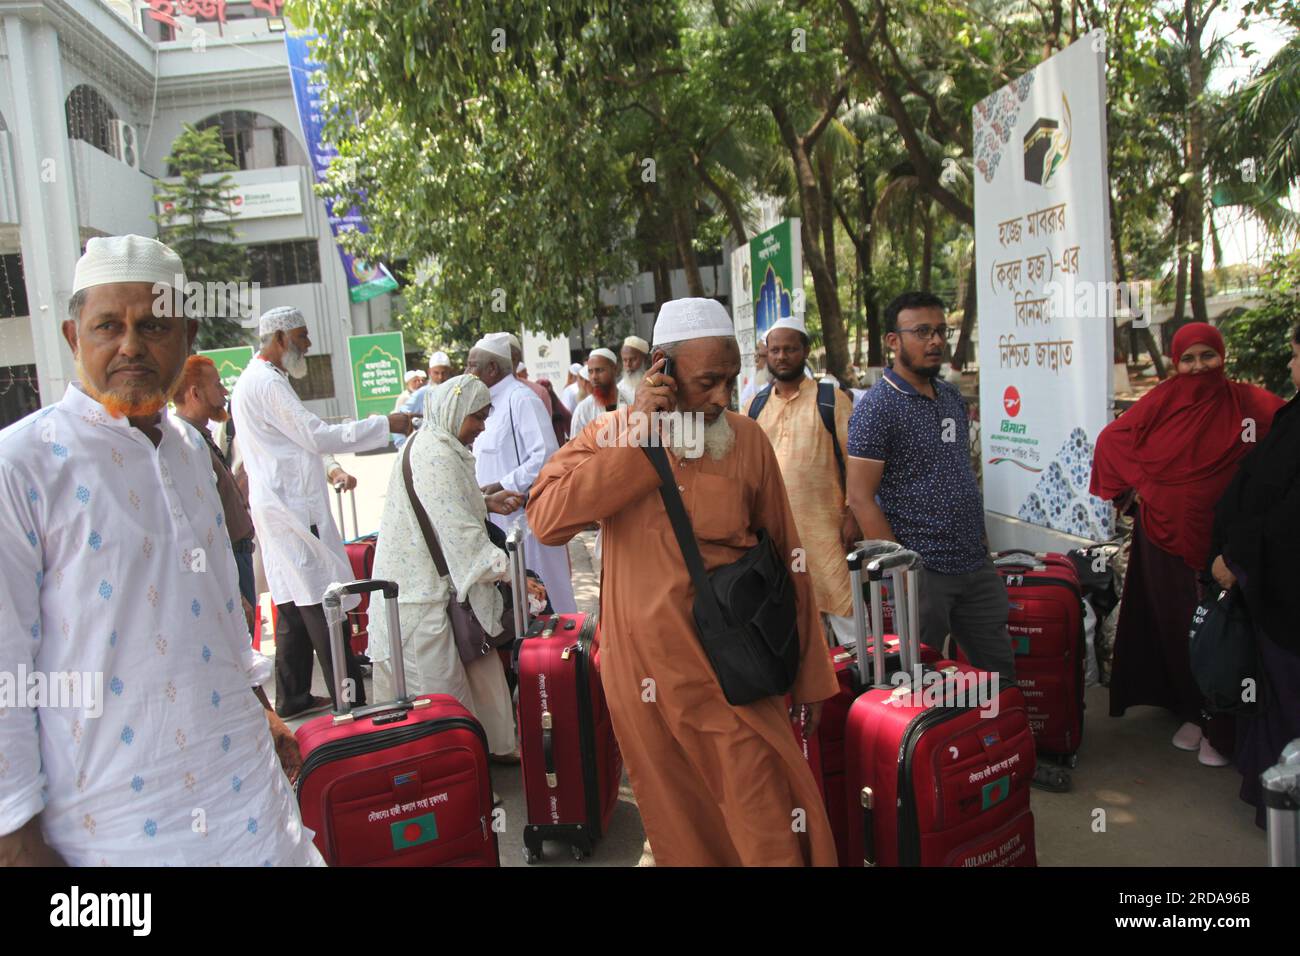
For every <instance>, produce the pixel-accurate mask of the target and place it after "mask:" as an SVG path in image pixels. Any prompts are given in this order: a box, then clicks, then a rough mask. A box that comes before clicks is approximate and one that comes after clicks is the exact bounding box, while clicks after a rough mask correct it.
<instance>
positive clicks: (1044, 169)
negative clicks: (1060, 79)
mask: <svg viewBox="0 0 1300 956" xmlns="http://www.w3.org/2000/svg"><path fill="white" fill-rule="evenodd" d="M1061 113H1062V119H1060V120H1055V119H1052V118H1050V117H1039V118H1038V119H1037V120H1035V121H1034V125H1033V126H1031V127H1029V132H1027V133H1026V134H1025V146H1024V154H1025V180H1026V181H1027V182H1031V183H1037V184H1038V185H1039V186H1046V185H1048V184H1049V183H1050V182H1051V181H1052V177H1053V176H1054V175H1056V171H1057V170H1058V169H1060V168H1061V166H1063V165H1064V164H1065V161H1066V160H1067V159H1068V158H1069V156H1070V140H1071V139H1072V138H1073V124H1072V122H1071V117H1070V100H1069V98H1068V97H1066V96H1065V94H1064V93H1063V94H1061ZM1062 127H1064V128H1062Z"/></svg>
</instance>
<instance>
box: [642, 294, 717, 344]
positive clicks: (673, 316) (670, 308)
mask: <svg viewBox="0 0 1300 956" xmlns="http://www.w3.org/2000/svg"><path fill="white" fill-rule="evenodd" d="M654 336H655V345H667V344H669V343H671V342H685V341H688V340H689V339H706V338H716V337H726V338H735V336H736V330H735V328H734V327H733V326H732V324H731V316H729V315H727V310H726V309H724V308H723V307H722V305H721V303H719V302H717V301H716V300H714V299H673V300H671V301H669V302H665V303H664V304H663V308H661V309H660V310H659V317H658V318H657V319H656V320H655V331H654Z"/></svg>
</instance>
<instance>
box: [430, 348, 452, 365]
mask: <svg viewBox="0 0 1300 956" xmlns="http://www.w3.org/2000/svg"><path fill="white" fill-rule="evenodd" d="M429 368H451V359H449V358H448V357H447V353H446V352H434V353H433V354H432V355H430V356H429Z"/></svg>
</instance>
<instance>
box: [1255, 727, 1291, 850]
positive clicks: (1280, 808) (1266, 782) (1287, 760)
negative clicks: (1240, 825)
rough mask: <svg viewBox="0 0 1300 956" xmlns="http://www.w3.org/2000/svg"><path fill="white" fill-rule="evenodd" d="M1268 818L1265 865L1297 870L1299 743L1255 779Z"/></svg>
mask: <svg viewBox="0 0 1300 956" xmlns="http://www.w3.org/2000/svg"><path fill="white" fill-rule="evenodd" d="M1259 783H1260V787H1261V788H1262V791H1263V794H1264V807H1265V808H1266V810H1267V814H1268V818H1267V820H1266V821H1265V822H1266V823H1267V824H1268V865H1269V866H1300V739H1297V740H1293V741H1291V742H1290V743H1289V744H1287V745H1286V747H1285V748H1283V750H1282V760H1281V762H1280V763H1277V764H1275V765H1274V766H1272V767H1269V768H1268V769H1267V770H1265V771H1264V772H1263V773H1262V774H1260V776H1259Z"/></svg>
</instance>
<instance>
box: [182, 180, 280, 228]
mask: <svg viewBox="0 0 1300 956" xmlns="http://www.w3.org/2000/svg"><path fill="white" fill-rule="evenodd" d="M227 195H228V196H229V197H230V215H226V214H224V213H222V212H217V211H215V210H210V211H209V212H207V213H206V214H205V215H204V217H203V221H204V222H225V221H226V220H227V219H268V218H270V217H272V216H296V215H299V214H300V213H301V212H302V190H301V188H300V187H299V185H298V181H297V180H293V181H290V182H276V183H250V184H248V185H243V186H236V187H235V188H234V189H232V190H231V191H230V192H229V193H228V194H227ZM172 208H173V207H172V203H169V202H164V203H159V204H158V214H159V215H160V216H166V215H169V214H170V213H171V211H172Z"/></svg>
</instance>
